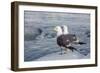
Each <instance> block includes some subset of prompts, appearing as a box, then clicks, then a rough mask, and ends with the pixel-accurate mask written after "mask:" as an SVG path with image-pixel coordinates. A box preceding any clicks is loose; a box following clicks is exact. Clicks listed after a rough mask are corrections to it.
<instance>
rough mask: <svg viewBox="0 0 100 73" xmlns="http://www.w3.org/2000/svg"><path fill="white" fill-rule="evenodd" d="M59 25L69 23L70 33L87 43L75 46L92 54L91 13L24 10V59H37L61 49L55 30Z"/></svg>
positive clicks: (80, 50) (83, 51)
mask: <svg viewBox="0 0 100 73" xmlns="http://www.w3.org/2000/svg"><path fill="white" fill-rule="evenodd" d="M57 25H67V26H68V28H69V29H68V30H69V32H70V33H72V34H76V35H77V36H78V37H79V38H80V41H83V42H85V43H86V44H84V45H81V46H76V45H73V46H74V47H75V48H77V49H78V50H79V52H80V53H81V54H85V56H88V55H90V15H89V14H79V13H77V14H76V13H57V12H37V11H24V61H36V60H37V59H39V58H42V57H44V56H47V55H48V54H49V55H50V54H53V53H57V52H59V51H60V48H59V47H58V45H57V44H56V33H55V32H54V31H53V29H54V27H55V26H57ZM86 58H89V56H88V57H86ZM65 59H66V57H65ZM52 60H56V58H53V59H52ZM44 61H45V59H44Z"/></svg>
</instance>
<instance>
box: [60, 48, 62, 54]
mask: <svg viewBox="0 0 100 73" xmlns="http://www.w3.org/2000/svg"><path fill="white" fill-rule="evenodd" d="M60 48H61V53H60V55H62V54H63V52H62V51H63V48H62V47H60Z"/></svg>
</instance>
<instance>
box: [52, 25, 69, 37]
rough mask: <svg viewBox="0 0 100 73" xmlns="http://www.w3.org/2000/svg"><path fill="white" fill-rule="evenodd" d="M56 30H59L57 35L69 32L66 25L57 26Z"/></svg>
mask: <svg viewBox="0 0 100 73" xmlns="http://www.w3.org/2000/svg"><path fill="white" fill-rule="evenodd" d="M54 30H55V31H56V32H57V36H60V35H62V34H68V27H67V26H66V25H62V26H56V27H55V28H54Z"/></svg>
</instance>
